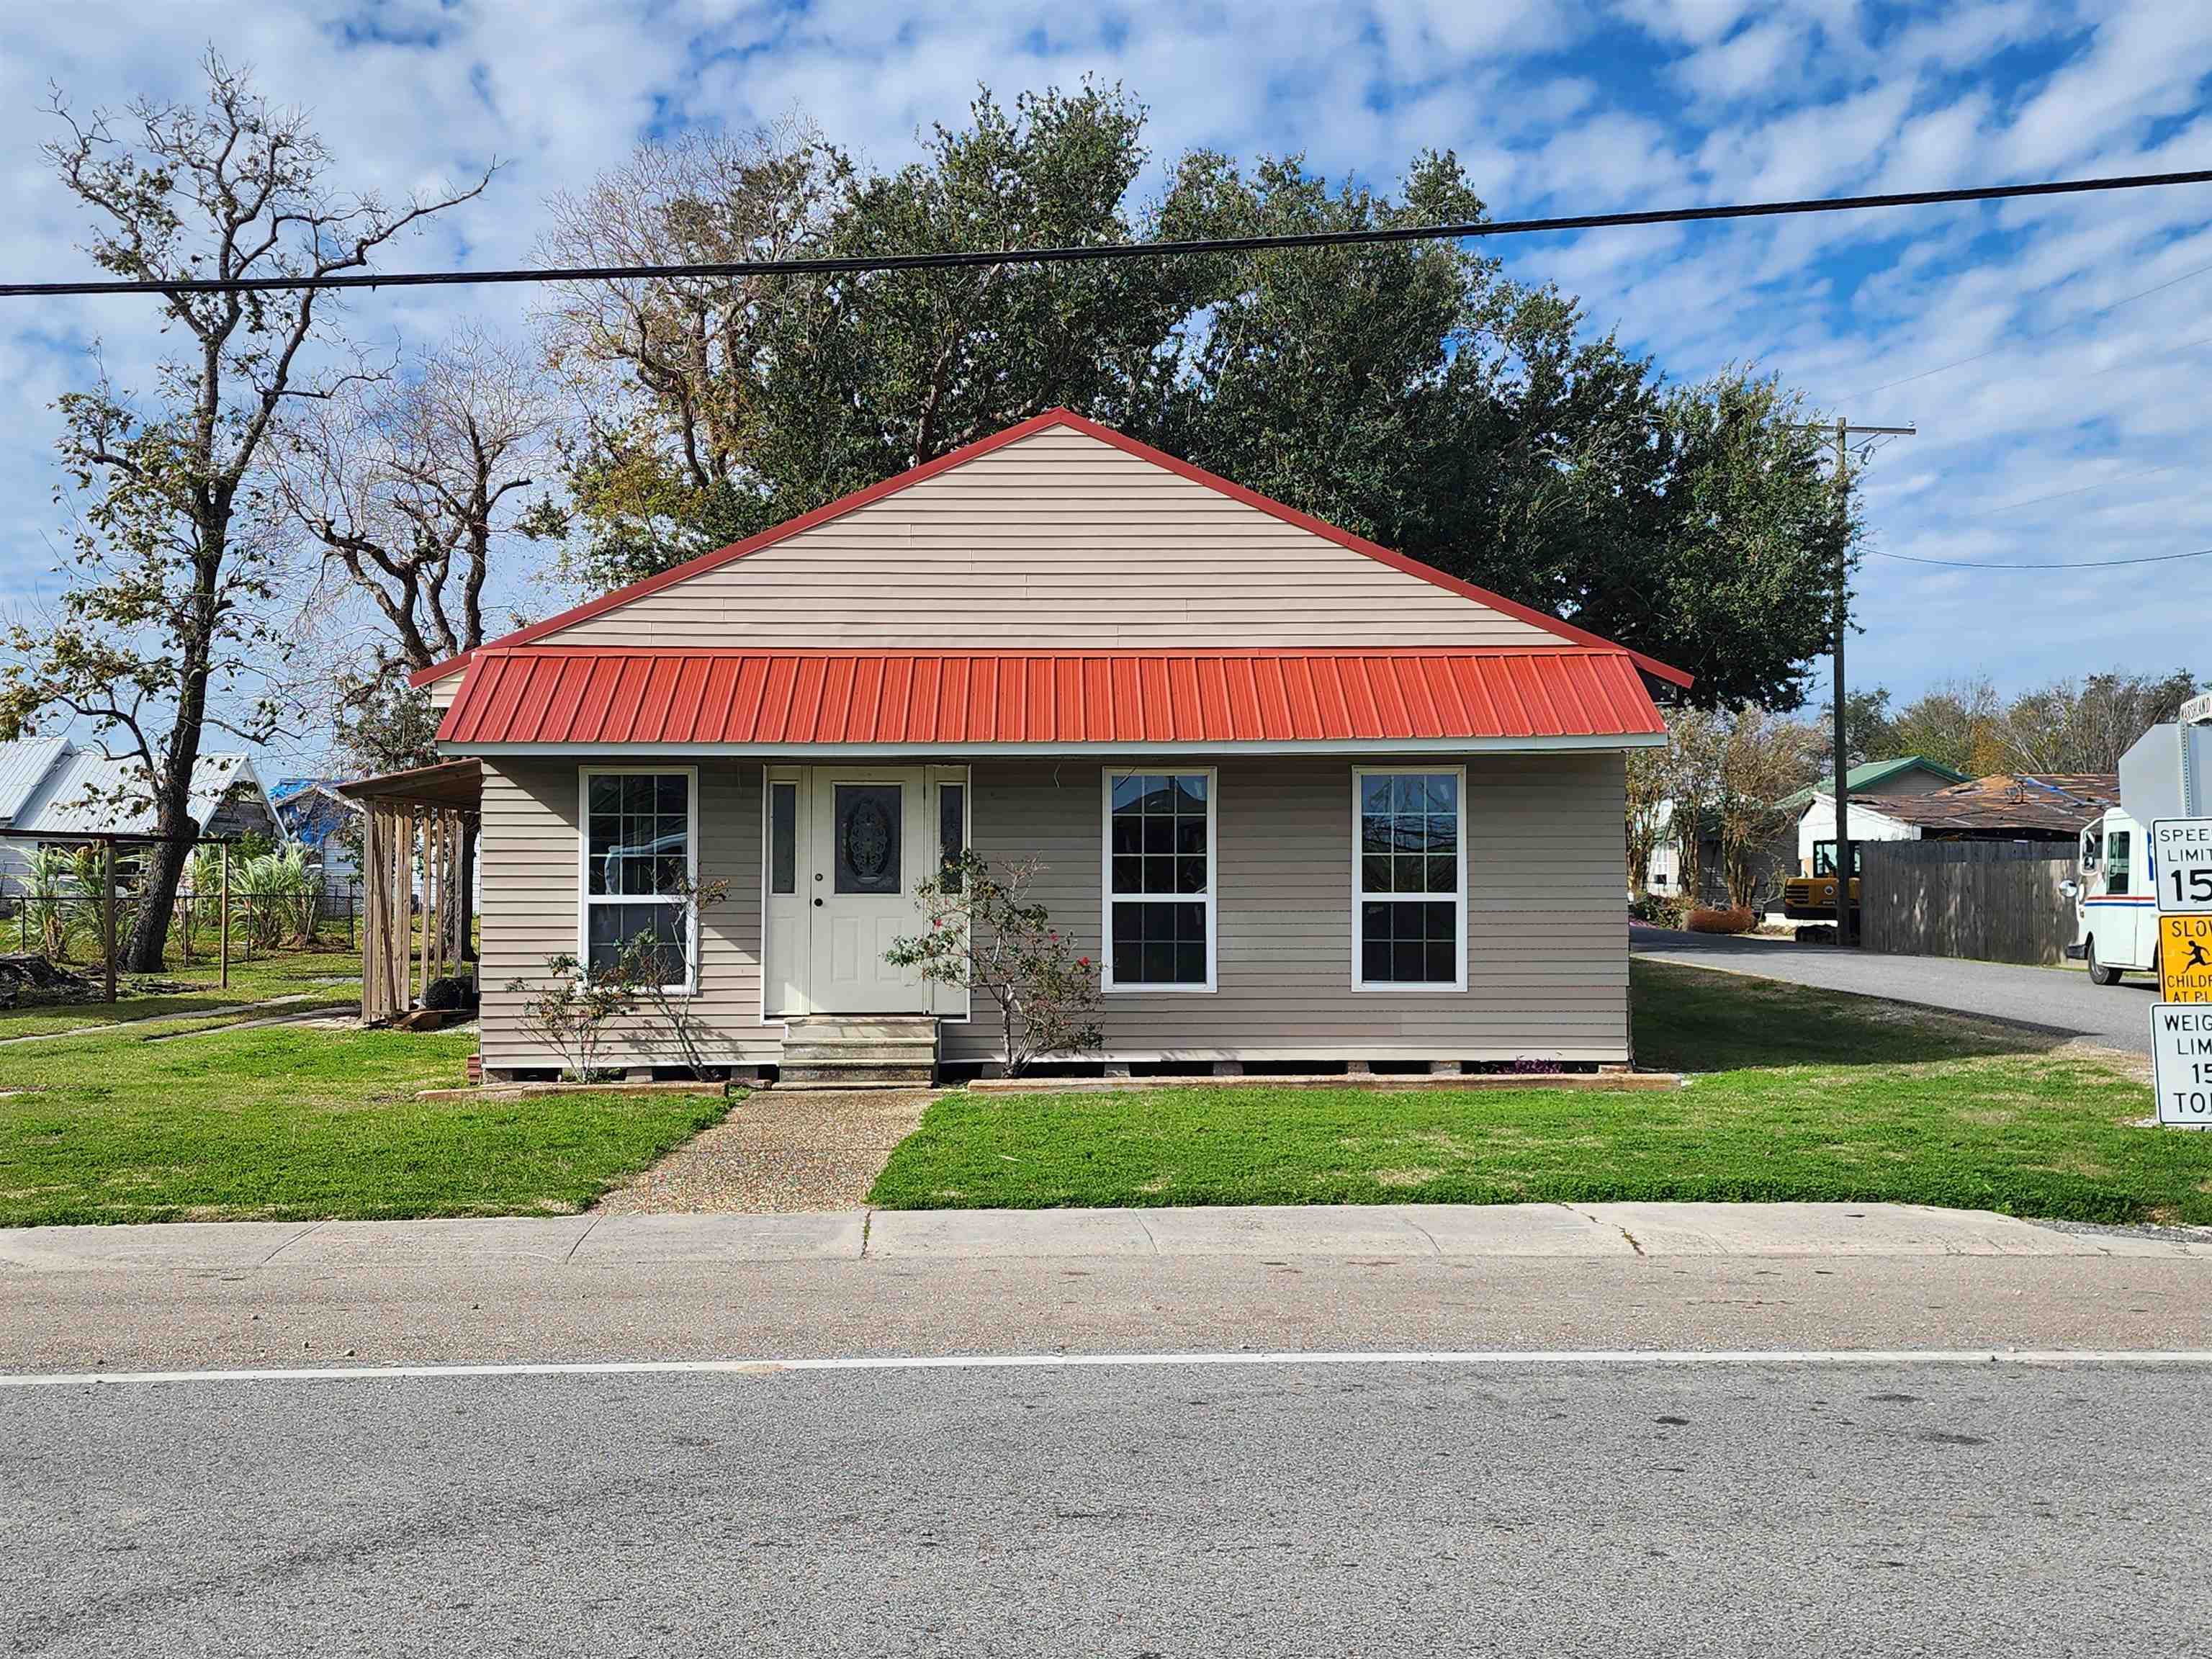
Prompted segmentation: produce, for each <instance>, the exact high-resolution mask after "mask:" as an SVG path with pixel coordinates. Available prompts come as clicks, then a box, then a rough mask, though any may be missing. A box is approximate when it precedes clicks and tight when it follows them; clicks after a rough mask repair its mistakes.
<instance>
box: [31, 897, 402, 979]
mask: <svg viewBox="0 0 2212 1659" xmlns="http://www.w3.org/2000/svg"><path fill="white" fill-rule="evenodd" d="M142 903H143V896H141V895H140V894H138V893H137V892H134V891H132V890H129V889H127V888H122V889H118V891H117V893H116V896H115V938H116V944H117V948H118V950H120V949H121V948H122V947H123V945H125V942H127V941H128V940H129V939H130V938H131V933H132V932H133V930H134V929H135V927H136V926H137V920H138V910H139V907H140V905H141V904H142ZM361 912H362V890H361V885H360V884H359V883H358V882H353V883H348V884H343V885H339V884H331V885H330V886H328V887H313V888H310V889H308V890H307V891H305V892H300V893H283V894H255V893H240V892H239V891H237V890H235V889H234V890H232V892H231V895H230V955H231V959H232V960H233V961H234V962H252V961H253V960H255V959H256V958H257V957H264V956H270V955H273V954H276V953H277V952H279V951H290V950H298V949H301V948H302V947H303V946H305V945H310V944H314V943H318V942H319V943H322V944H325V945H343V946H344V947H345V948H346V949H348V950H353V949H357V948H358V947H359V945H360V927H361ZM222 928H223V904H222V895H221V894H220V893H208V892H198V891H195V890H193V889H192V888H191V887H190V886H186V887H184V888H180V889H179V890H178V893H177V903H176V908H175V909H174V910H173V912H172V914H171V915H170V918H169V939H168V951H167V954H168V956H169V957H170V959H171V960H172V961H173V962H177V963H179V964H180V965H183V966H191V965H192V964H193V963H199V962H212V961H214V960H216V958H217V957H219V956H220V955H221V954H222ZM104 939H105V928H104V926H103V918H102V905H101V901H100V898H99V897H98V896H94V895H89V894H85V893H80V892H64V893H54V892H41V891H35V890H31V889H29V888H27V886H26V884H24V883H23V882H22V881H21V879H20V878H12V877H6V876H0V952H12V953H15V954H18V955H25V956H43V957H48V958H49V959H51V960H52V961H53V962H55V963H58V964H60V965H63V966H66V967H91V968H100V967H103V966H104V965H105V962H106V953H105V951H104V950H103V948H102V944H103V940H104Z"/></svg>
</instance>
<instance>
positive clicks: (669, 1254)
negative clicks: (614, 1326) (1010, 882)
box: [0, 1204, 2212, 1285]
mask: <svg viewBox="0 0 2212 1659" xmlns="http://www.w3.org/2000/svg"><path fill="white" fill-rule="evenodd" d="M1294 1256H1304V1257H1331V1258H1339V1259H1352V1260H1358V1259H1362V1258H1375V1259H1387V1260H1407V1259H1442V1260H1460V1261H1480V1260H1486V1259H1492V1260H1502V1259H1522V1260H1526V1259H1530V1258H1547V1257H1550V1258H1585V1259H1587V1258H1606V1257H1613V1258H1624V1259H1633V1258H1639V1257H1654V1258H1661V1259H1665V1258H1683V1257H1715V1256H1723V1257H1725V1256H1769V1257H1772V1256H1790V1257H1807V1256H1813V1257H1819V1256H1852V1257H1884V1256H1896V1257H1912V1256H1923V1257H1924V1256H2031V1257H2033V1256H2046V1257H2068V1256H2072V1257H2084V1256H2127V1257H2154V1258H2166V1259H2169V1260H2171V1259H2177V1258H2197V1259H2203V1260H2204V1261H2212V1232H2205V1233H2203V1234H2202V1235H2201V1236H2198V1237H2188V1236H2185V1235H2179V1234H2175V1233H2171V1232H2169V1233H2152V1232H2147V1231H2146V1232H2133V1231H2098V1230H2075V1229H2069V1228H2062V1227H2057V1226H2050V1225H2041V1224H2038V1223H2035V1222H2031V1221H2021V1220H2017V1219H2015V1218H2012V1217H2009V1216H2002V1215H1996V1214H1992V1213H1990V1212H1984V1211H1971V1210H1939V1209H1926V1208H1920V1207H1917V1206H1909V1205H1896V1204H1589V1205H1575V1206H1567V1205H1556V1204H1514V1205H1441V1204H1393V1205H1379V1204H1378V1205H1344V1206H1283V1207H1265V1208H1262V1207H1252V1208H1218V1209H1201V1208H1186V1209H1151V1210H927V1211H890V1210H878V1211H873V1212H870V1211H865V1210H848V1211H832V1212H817V1213H812V1214H800V1215H641V1216H617V1215H608V1214H605V1213H603V1212H592V1213H590V1214H586V1215H578V1216H562V1217H557V1218H492V1219H482V1220H435V1221H325V1222H313V1223H307V1222H256V1221H240V1222H179V1223H175V1224H171V1225H156V1226H139V1227H33V1228H20V1229H12V1230H5V1231H0V1285H4V1284H6V1283H7V1282H9V1280H14V1281H15V1282H16V1283H17V1284H18V1285H21V1282H22V1280H23V1279H25V1278H27V1277H30V1276H34V1275H38V1274H41V1273H77V1272H99V1271H108V1272H129V1271H154V1272H166V1273H222V1274H245V1273H257V1272H258V1271H260V1270H262V1269H290V1270H298V1269H302V1268H308V1269H313V1268H325V1269H333V1270H335V1269H364V1268H366V1269H377V1268H387V1267H388V1268H408V1267H443V1268H460V1269H465V1268H467V1267H470V1266H471V1264H485V1265H490V1264H515V1263H535V1264H539V1265H542V1266H544V1267H556V1268H570V1267H574V1268H585V1269H588V1268H592V1267H637V1266H641V1265H653V1264H670V1265H674V1264H712V1263H716V1262H729V1263H738V1262H766V1261H838V1262H854V1261H901V1262H907V1261H988V1260H994V1259H995V1260H1009V1259H1011V1260H1023V1261H1054V1260H1078V1259H1085V1258H1102V1257H1117V1258H1118V1257H1162V1258H1203V1257H1228V1258H1250V1259H1254V1260H1257V1261H1276V1260H1281V1259H1285V1258H1289V1257H1294Z"/></svg>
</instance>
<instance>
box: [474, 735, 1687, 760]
mask: <svg viewBox="0 0 2212 1659" xmlns="http://www.w3.org/2000/svg"><path fill="white" fill-rule="evenodd" d="M1666 742H1667V738H1666V734H1665V733H1664V732H1575V733H1570V734H1566V735H1562V736H1555V737H1530V738H1312V739H1299V738H1255V739H1253V740H1251V741H1249V742H1238V743H1218V742H1217V743H1207V742H1205V741H1203V740H1200V739H1192V740H1190V741H1188V742H1176V741H1174V740H1171V739H1167V740H1162V741H1159V742H1147V743H453V742H447V743H441V744H439V745H438V747H439V751H440V752H441V753H442V754H447V755H450V756H453V757H454V758H455V759H462V758H465V757H477V758H481V759H485V760H495V759H499V758H501V757H515V758H532V759H546V760H564V759H569V758H579V759H584V758H589V757H592V756H594V755H623V756H628V757H635V758H641V759H647V760H653V759H667V760H695V759H696V760H704V759H713V758H717V757H744V758H748V759H755V760H833V761H834V760H915V761H930V760H943V759H947V758H952V757H963V758H964V757H977V758H981V759H991V760H996V759H1002V758H1003V759H1015V760H1018V759H1024V758H1030V757H1035V758H1039V759H1043V758H1048V757H1054V756H1099V757H1106V758H1109V759H1110V758H1112V757H1115V756H1119V755H1133V756H1143V755H1342V756H1347V757H1360V756H1364V755H1544V754H1559V753H1589V752H1598V753H1602V752H1607V751H1610V750H1622V749H1656V748H1661V747H1663V746H1664V745H1665V744H1666Z"/></svg>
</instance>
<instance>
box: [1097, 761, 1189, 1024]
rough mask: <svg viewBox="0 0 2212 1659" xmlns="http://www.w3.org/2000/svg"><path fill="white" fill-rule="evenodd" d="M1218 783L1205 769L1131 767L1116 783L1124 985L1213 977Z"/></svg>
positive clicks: (1111, 888)
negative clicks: (1210, 896) (1210, 845)
mask: <svg viewBox="0 0 2212 1659" xmlns="http://www.w3.org/2000/svg"><path fill="white" fill-rule="evenodd" d="M1211 783H1212V781H1211V780H1210V779H1209V778H1208V777H1207V776H1206V774H1205V773H1203V772H1131V773H1123V774H1117V775H1114V776H1113V777H1112V778H1111V779H1110V781H1109V807H1108V823H1107V848H1108V860H1107V878H1108V896H1109V904H1110V907H1111V912H1112V916H1111V922H1110V927H1109V932H1110V934H1111V937H1110V939H1109V941H1108V950H1109V957H1108V965H1109V968H1110V969H1111V971H1112V975H1113V980H1114V983H1115V985H1116V986H1139V987H1141V986H1149V985H1200V986H1202V985H1204V984H1206V982H1207V980H1208V979H1209V977H1210V971H1209V970H1210V964H1209V963H1208V961H1207V944H1206V902H1205V896H1206V894H1207V893H1208V892H1209V891H1210V890H1211V888H1212V869H1211V865H1210V860H1209V859H1208V857H1207V853H1206V843H1207V839H1208V823H1207V816H1206V815H1207V812H1208V811H1209V810H1210V807H1211V804H1212V803H1211V796H1212V787H1211Z"/></svg>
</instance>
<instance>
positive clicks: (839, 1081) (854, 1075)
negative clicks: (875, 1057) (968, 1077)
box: [776, 1064, 937, 1089]
mask: <svg viewBox="0 0 2212 1659" xmlns="http://www.w3.org/2000/svg"><path fill="white" fill-rule="evenodd" d="M936 1080H937V1068H936V1067H935V1066H863V1065H850V1066H793V1065H789V1064H786V1065H785V1066H782V1067H781V1068H780V1069H779V1070H778V1071H777V1073H776V1087H778V1088H779V1089H927V1088H928V1087H930V1086H931V1085H933V1083H934V1082H935V1081H936Z"/></svg>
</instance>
